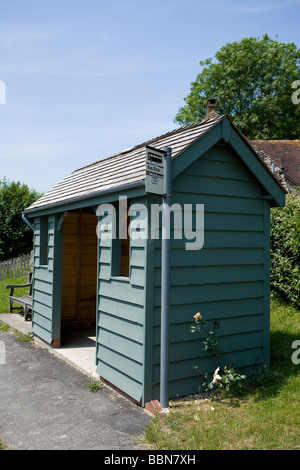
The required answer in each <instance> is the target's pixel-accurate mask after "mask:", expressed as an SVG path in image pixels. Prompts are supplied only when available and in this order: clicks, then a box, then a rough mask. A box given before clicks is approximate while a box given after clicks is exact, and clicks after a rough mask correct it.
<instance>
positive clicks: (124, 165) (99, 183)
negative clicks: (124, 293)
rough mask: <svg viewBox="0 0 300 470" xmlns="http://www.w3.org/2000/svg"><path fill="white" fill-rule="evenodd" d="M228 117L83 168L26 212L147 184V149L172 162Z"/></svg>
mask: <svg viewBox="0 0 300 470" xmlns="http://www.w3.org/2000/svg"><path fill="white" fill-rule="evenodd" d="M226 117H227V116H219V115H217V116H216V117H214V118H210V119H204V120H203V121H201V122H200V123H197V124H192V125H190V126H187V127H183V128H180V129H175V130H173V131H172V132H169V133H167V134H164V135H162V136H160V137H156V138H155V139H152V140H149V141H147V142H144V143H142V144H140V145H137V146H134V147H132V148H130V149H126V150H124V151H123V152H120V153H119V154H116V155H113V156H111V157H108V158H104V159H102V160H98V161H96V162H94V163H92V164H90V165H86V166H83V167H82V168H79V169H78V170H75V171H74V172H73V173H71V174H70V175H69V176H67V177H66V178H65V179H63V180H62V181H61V182H60V183H58V184H57V185H56V186H54V188H53V189H51V190H50V191H49V192H48V193H46V194H45V195H44V196H42V197H41V198H40V199H38V200H37V201H36V202H34V203H33V204H32V205H31V206H30V207H28V208H27V209H26V212H31V211H34V210H40V209H44V208H48V207H52V206H58V205H62V204H64V203H68V202H73V201H74V200H78V199H84V198H87V197H93V196H95V195H97V194H99V193H102V192H105V191H110V190H122V187H128V186H131V185H132V186H133V185H135V184H143V182H144V180H145V176H146V164H145V159H146V149H145V148H146V146H147V145H149V146H152V147H155V148H157V149H163V148H164V147H171V148H172V158H176V157H177V156H178V155H180V154H181V153H182V152H183V151H184V150H186V149H187V148H188V147H189V146H190V145H192V144H193V143H194V142H196V141H197V140H198V139H200V138H201V137H202V136H203V135H204V134H206V133H207V132H209V131H210V130H211V129H212V128H213V127H214V126H216V125H217V124H218V123H220V122H221V121H222V120H224V119H225V118H226ZM240 135H241V136H242V138H244V140H245V141H246V142H247V143H248V145H250V146H251V148H252V150H253V152H254V153H255V154H256V156H257V157H258V158H259V159H260V160H261V161H262V163H263V165H264V166H265V167H267V168H268V167H269V169H270V166H269V165H268V162H265V161H264V159H263V158H262V156H261V154H260V152H257V151H256V148H255V146H254V145H251V142H250V141H248V139H246V138H245V137H244V136H243V135H242V134H240ZM266 163H267V164H266Z"/></svg>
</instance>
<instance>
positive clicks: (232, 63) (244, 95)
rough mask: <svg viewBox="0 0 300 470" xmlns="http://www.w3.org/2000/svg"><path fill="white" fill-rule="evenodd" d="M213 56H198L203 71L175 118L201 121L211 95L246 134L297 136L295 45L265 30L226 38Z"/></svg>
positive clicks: (299, 66)
mask: <svg viewBox="0 0 300 470" xmlns="http://www.w3.org/2000/svg"><path fill="white" fill-rule="evenodd" d="M215 59H216V60H215V61H213V60H212V59H206V60H205V61H201V62H200V65H201V66H202V67H203V69H202V72H201V73H199V74H198V76H197V78H196V80H195V81H194V82H192V84H191V91H190V93H189V95H188V96H187V97H186V98H185V99H184V100H185V102H186V104H185V106H183V107H181V108H180V109H179V112H178V114H177V116H176V117H175V122H177V123H179V124H180V125H184V126H185V125H189V124H192V123H195V122H199V121H201V120H202V119H203V118H204V116H205V111H206V102H207V100H208V99H212V98H213V99H217V100H218V111H219V113H220V114H227V115H228V116H230V117H231V118H232V119H233V121H234V123H235V125H236V126H237V127H238V128H239V129H240V130H241V131H242V132H243V133H244V134H245V135H247V136H248V137H249V138H250V139H299V137H300V105H299V104H297V105H295V104H294V103H293V102H292V94H293V93H294V92H295V90H294V89H293V88H292V84H293V83H294V82H295V81H297V80H300V48H297V47H296V45H295V44H294V43H286V44H285V43H282V42H278V41H275V40H272V39H270V38H269V36H268V35H267V34H265V35H264V36H263V37H262V38H252V37H249V38H243V39H242V40H241V41H239V42H233V43H227V44H226V45H224V46H223V47H221V49H220V50H219V51H218V52H217V53H216V55H215ZM298 88H299V87H298Z"/></svg>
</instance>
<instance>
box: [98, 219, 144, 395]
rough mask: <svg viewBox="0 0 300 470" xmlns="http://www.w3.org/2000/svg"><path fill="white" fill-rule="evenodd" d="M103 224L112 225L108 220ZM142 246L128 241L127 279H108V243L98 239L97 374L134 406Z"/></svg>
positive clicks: (139, 383) (139, 374)
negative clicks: (122, 393)
mask: <svg viewBox="0 0 300 470" xmlns="http://www.w3.org/2000/svg"><path fill="white" fill-rule="evenodd" d="M105 223H106V224H107V226H108V225H110V224H112V223H113V219H112V217H106V218H105ZM100 225H101V222H100ZM110 229H111V225H110ZM110 229H109V228H107V232H108V231H109V230H110ZM146 242H147V241H146V240H140V239H137V240H134V239H133V238H132V237H131V239H130V275H129V277H128V278H126V277H121V276H112V260H113V253H112V250H113V249H114V245H113V242H112V240H111V239H109V238H107V239H105V240H100V239H99V248H98V249H99V269H98V277H99V279H98V315H97V344H96V348H97V350H96V363H97V373H98V374H99V375H100V376H101V377H102V378H103V379H105V380H106V381H108V382H109V383H111V384H113V385H114V386H115V387H117V388H118V389H120V390H122V392H124V393H126V394H127V395H129V396H130V397H132V398H133V399H134V400H136V401H138V402H141V401H142V400H143V374H144V361H143V356H144V354H143V350H144V349H143V348H144V297H145V282H144V279H145V255H146Z"/></svg>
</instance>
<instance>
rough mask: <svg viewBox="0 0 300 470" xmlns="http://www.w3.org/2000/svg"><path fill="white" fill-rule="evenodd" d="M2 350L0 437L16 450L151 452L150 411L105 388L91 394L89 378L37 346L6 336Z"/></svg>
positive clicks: (1, 337)
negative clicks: (147, 442) (144, 440)
mask: <svg viewBox="0 0 300 470" xmlns="http://www.w3.org/2000/svg"><path fill="white" fill-rule="evenodd" d="M11 318H12V317H11ZM0 321H2V322H3V321H5V320H4V317H3V316H2V314H1V315H0ZM5 322H6V321H5ZM22 322H23V324H24V328H25V329H27V330H28V328H30V322H24V319H23V320H22ZM0 346H2V361H0V436H1V439H2V440H3V441H4V442H5V443H6V444H7V445H8V447H9V448H10V449H11V450H115V451H116V450H126V451H128V450H148V449H149V448H148V447H147V446H144V445H142V444H141V442H140V436H141V435H142V433H143V432H144V430H145V428H146V426H147V425H148V424H149V423H150V421H151V419H152V418H151V416H150V415H149V414H148V413H147V412H146V411H145V410H144V409H142V408H140V407H139V406H137V405H135V404H134V403H132V402H131V401H129V400H128V399H126V398H124V397H122V396H121V395H120V394H118V393H117V392H115V391H114V390H112V389H111V388H109V387H107V386H105V385H104V386H103V387H102V388H101V389H100V390H99V391H97V392H91V391H90V390H89V389H88V385H87V384H88V382H89V381H90V380H91V377H90V378H89V377H88V374H84V373H83V372H82V371H81V370H80V369H78V368H76V367H73V366H72V365H70V364H71V363H70V361H69V360H67V361H66V360H63V357H62V356H61V357H59V355H56V354H53V353H51V351H49V350H48V349H47V348H43V347H41V346H39V345H38V344H36V342H27V343H21V342H18V341H16V336H15V335H14V334H12V333H11V332H4V331H0ZM3 347H4V349H5V363H3V362H4V361H3ZM1 362H2V363H1Z"/></svg>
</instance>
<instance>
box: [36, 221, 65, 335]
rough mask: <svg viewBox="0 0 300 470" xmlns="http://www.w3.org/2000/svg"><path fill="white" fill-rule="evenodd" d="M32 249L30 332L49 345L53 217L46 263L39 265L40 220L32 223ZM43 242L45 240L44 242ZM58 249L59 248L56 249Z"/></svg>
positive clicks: (52, 324) (50, 332) (51, 327)
mask: <svg viewBox="0 0 300 470" xmlns="http://www.w3.org/2000/svg"><path fill="white" fill-rule="evenodd" d="M34 227H35V230H34V248H33V270H34V276H33V305H32V312H33V318H32V332H33V333H34V334H36V335H37V336H38V337H40V338H42V339H43V340H44V341H46V342H47V343H49V344H51V342H52V339H53V337H54V322H53V310H54V298H55V296H53V284H54V244H55V216H49V218H48V234H46V236H47V238H48V260H47V261H48V262H47V264H46V265H41V264H40V249H41V243H42V242H43V241H42V240H41V230H40V219H39V218H36V219H35V221H34ZM44 242H45V240H44ZM57 249H59V247H57Z"/></svg>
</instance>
